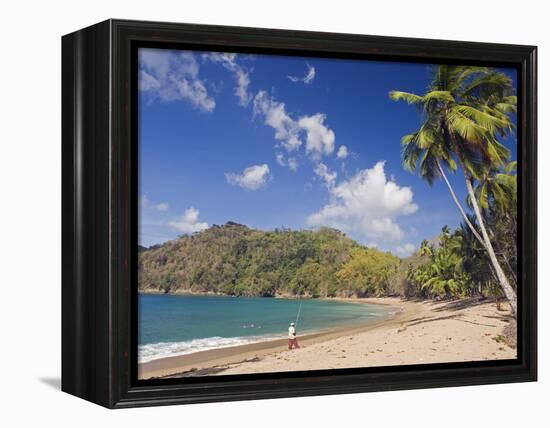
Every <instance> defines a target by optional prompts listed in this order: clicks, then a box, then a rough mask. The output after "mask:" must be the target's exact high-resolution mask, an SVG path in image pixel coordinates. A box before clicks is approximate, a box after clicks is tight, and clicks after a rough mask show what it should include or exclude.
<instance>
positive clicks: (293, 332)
mask: <svg viewBox="0 0 550 428" xmlns="http://www.w3.org/2000/svg"><path fill="white" fill-rule="evenodd" d="M295 337H296V329H295V328H294V327H293V326H290V327H289V328H288V338H289V339H294V338H295Z"/></svg>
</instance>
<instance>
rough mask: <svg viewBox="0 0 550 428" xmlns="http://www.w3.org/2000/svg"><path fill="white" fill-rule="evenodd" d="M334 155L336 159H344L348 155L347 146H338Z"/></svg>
mask: <svg viewBox="0 0 550 428" xmlns="http://www.w3.org/2000/svg"><path fill="white" fill-rule="evenodd" d="M336 157H337V158H338V159H345V158H347V157H348V148H347V147H346V146H340V147H339V148H338V152H336Z"/></svg>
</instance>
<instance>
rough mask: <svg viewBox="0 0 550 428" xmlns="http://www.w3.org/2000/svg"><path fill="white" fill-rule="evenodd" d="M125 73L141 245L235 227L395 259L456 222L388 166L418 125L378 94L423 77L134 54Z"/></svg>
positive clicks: (443, 201) (395, 163) (459, 187)
mask: <svg viewBox="0 0 550 428" xmlns="http://www.w3.org/2000/svg"><path fill="white" fill-rule="evenodd" d="M138 68H139V162H140V163H139V180H140V188H139V195H140V209H139V212H140V224H139V242H140V244H141V245H145V246H150V245H153V244H158V243H162V242H164V241H167V240H170V239H175V238H176V237H177V236H179V235H182V234H189V233H194V232H198V231H200V230H203V229H205V228H207V227H209V226H211V225H213V224H224V223H225V222H227V221H235V222H238V223H243V224H246V225H248V226H250V227H253V228H259V229H263V230H270V229H274V228H278V227H283V226H284V227H289V228H292V229H309V228H317V227H320V226H331V227H337V228H339V229H341V230H343V231H344V232H345V233H346V234H348V235H349V236H351V237H352V238H354V239H356V240H357V241H358V242H361V243H362V244H365V245H369V246H377V247H378V248H380V249H383V250H391V251H392V252H394V253H395V254H398V255H400V256H406V255H408V254H410V253H411V252H412V251H413V250H414V248H415V247H417V246H418V244H419V243H420V241H421V240H422V239H425V238H428V239H429V238H432V237H434V236H436V235H437V234H438V232H439V231H440V229H441V227H442V226H443V225H445V224H447V225H449V226H451V227H456V226H457V225H458V224H459V223H460V217H459V213H458V211H457V209H456V207H455V206H454V205H453V203H452V200H451V198H450V195H449V193H448V191H447V188H446V187H445V185H444V184H443V183H442V182H436V183H435V184H434V185H433V186H432V187H430V186H428V184H427V183H426V182H424V181H422V180H421V179H420V178H419V177H418V176H415V175H413V174H410V173H408V172H406V171H404V170H403V168H402V166H401V159H400V140H401V137H402V136H403V135H404V134H407V133H410V132H412V131H414V130H416V129H417V128H418V125H419V121H420V115H419V113H418V112H417V111H416V109H415V108H413V107H411V106H409V105H406V104H404V103H396V102H393V101H391V100H390V99H389V98H388V92H389V91H390V90H392V89H398V90H404V91H409V92H415V93H422V92H423V91H424V90H425V89H426V86H427V84H428V83H429V79H430V66H429V65H426V64H406V63H388V62H374V61H355V60H334V59H320V58H301V57H282V56H267V55H265V56H264V55H245V54H238V55H235V54H219V53H204V52H189V51H170V50H160V49H140V52H139V67H138ZM503 71H505V72H506V73H508V74H509V75H510V76H512V78H513V79H514V82H515V71H514V70H503ZM506 144H507V145H508V147H509V148H510V149H512V151H513V153H514V155H513V156H514V158H515V152H516V150H515V139H514V138H510V139H509V141H506ZM450 179H451V182H452V184H453V185H454V187H455V189H456V191H457V194H458V196H459V198H460V199H461V200H464V198H465V186H464V182H463V178H462V176H461V174H460V173H457V174H455V175H454V176H451V177H450Z"/></svg>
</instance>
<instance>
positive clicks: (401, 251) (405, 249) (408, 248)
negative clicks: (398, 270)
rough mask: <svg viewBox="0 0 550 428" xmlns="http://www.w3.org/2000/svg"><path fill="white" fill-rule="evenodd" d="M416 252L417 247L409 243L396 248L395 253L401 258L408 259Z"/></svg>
mask: <svg viewBox="0 0 550 428" xmlns="http://www.w3.org/2000/svg"><path fill="white" fill-rule="evenodd" d="M415 250H416V246H414V245H413V244H411V243H409V242H407V243H406V244H404V245H398V246H396V247H395V250H394V251H395V253H396V254H397V255H398V256H401V257H408V256H410V255H411V254H412V253H414V251H415Z"/></svg>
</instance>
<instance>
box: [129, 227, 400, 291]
mask: <svg viewBox="0 0 550 428" xmlns="http://www.w3.org/2000/svg"><path fill="white" fill-rule="evenodd" d="M138 258H139V266H138V269H139V291H141V292H149V293H151V292H156V293H177V294H224V295H234V296H266V297H268V296H289V297H291V296H303V297H335V296H339V297H351V296H367V295H386V294H390V293H391V294H396V293H397V294H399V290H395V289H393V288H392V281H393V280H394V277H395V275H396V273H397V272H398V268H399V265H400V263H401V261H400V259H399V258H398V257H396V256H394V255H392V254H391V253H386V252H382V251H379V250H376V249H374V248H366V247H364V246H362V245H360V244H359V243H357V242H356V241H354V240H352V239H351V238H349V237H347V236H346V235H345V234H344V233H343V232H341V231H339V230H337V229H332V228H321V229H319V230H316V231H313V230H298V231H296V230H290V229H285V228H281V229H276V230H273V231H262V230H257V229H252V228H249V227H248V226H246V225H243V224H240V223H237V222H234V221H228V222H227V223H225V224H223V225H213V226H212V227H210V228H208V229H206V230H203V231H201V232H198V233H195V234H193V235H184V236H181V237H179V238H177V239H175V240H172V241H168V242H165V243H164V244H161V245H157V246H153V247H151V248H145V247H140V248H139V251H138Z"/></svg>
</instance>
